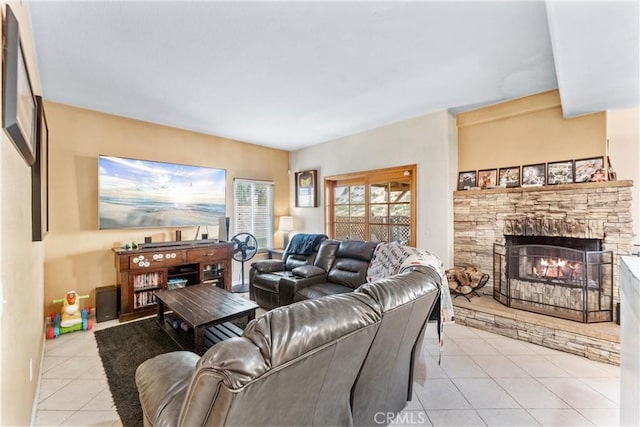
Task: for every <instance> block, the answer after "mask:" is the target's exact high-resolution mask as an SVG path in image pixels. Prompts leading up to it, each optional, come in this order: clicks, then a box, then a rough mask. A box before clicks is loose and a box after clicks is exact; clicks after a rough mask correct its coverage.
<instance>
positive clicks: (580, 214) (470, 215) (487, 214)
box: [453, 181, 633, 304]
mask: <svg viewBox="0 0 640 427" xmlns="http://www.w3.org/2000/svg"><path fill="white" fill-rule="evenodd" d="M632 186H633V181H608V182H590V183H579V184H563V185H553V186H551V185H549V186H543V187H518V188H497V189H490V190H467V191H456V192H454V196H453V206H454V226H453V228H454V265H455V266H474V267H477V268H479V269H481V270H482V271H484V272H486V273H489V274H490V275H492V272H493V244H494V243H499V244H505V238H504V236H505V235H532V236H538V235H548V236H564V237H578V238H593V239H602V241H603V245H602V250H604V251H613V255H614V280H613V282H614V285H613V300H614V304H615V303H616V302H618V301H619V300H620V297H619V286H618V260H619V257H620V256H622V255H630V254H631V250H632V246H633V220H632V215H631V189H632ZM492 284H493V277H491V279H490V280H489V283H488V284H487V286H485V287H484V289H483V292H484V293H488V294H493V287H492Z"/></svg>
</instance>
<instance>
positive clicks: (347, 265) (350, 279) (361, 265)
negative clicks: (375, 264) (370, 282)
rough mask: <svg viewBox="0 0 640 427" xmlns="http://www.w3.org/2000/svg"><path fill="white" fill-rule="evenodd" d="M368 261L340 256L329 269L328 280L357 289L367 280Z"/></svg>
mask: <svg viewBox="0 0 640 427" xmlns="http://www.w3.org/2000/svg"><path fill="white" fill-rule="evenodd" d="M368 267H369V262H368V261H363V260H359V259H352V258H338V259H336V262H335V263H334V264H333V267H331V270H329V274H328V278H327V281H329V282H332V283H337V284H339V285H344V286H349V287H350V288H351V289H355V288H357V287H358V286H360V285H362V284H363V283H364V282H365V281H366V275H367V268H368Z"/></svg>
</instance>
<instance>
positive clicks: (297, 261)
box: [285, 254, 315, 270]
mask: <svg viewBox="0 0 640 427" xmlns="http://www.w3.org/2000/svg"><path fill="white" fill-rule="evenodd" d="M314 259H315V255H313V254H312V255H297V254H291V255H289V256H288V257H287V261H286V262H285V269H286V270H293V269H294V268H296V267H300V266H301V265H308V264H313V261H314Z"/></svg>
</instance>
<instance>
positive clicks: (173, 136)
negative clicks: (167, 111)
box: [44, 103, 289, 312]
mask: <svg viewBox="0 0 640 427" xmlns="http://www.w3.org/2000/svg"><path fill="white" fill-rule="evenodd" d="M45 108H46V114H47V120H48V123H49V134H50V137H49V139H50V157H49V159H50V165H51V167H50V177H49V185H50V190H49V191H50V196H49V197H50V232H49V234H48V235H47V236H46V239H45V268H44V272H45V292H44V304H45V312H49V311H51V310H53V309H54V308H55V307H54V306H53V305H52V304H51V302H50V301H51V300H52V299H54V298H61V296H62V295H63V294H64V293H65V292H66V291H68V290H70V289H74V290H76V291H77V292H79V293H81V294H85V293H88V294H90V295H91V299H90V300H89V304H91V305H93V304H94V296H95V295H94V289H95V288H96V287H98V286H104V285H109V284H114V283H116V270H115V267H114V254H113V252H112V250H111V249H112V248H113V247H119V246H122V245H124V244H125V243H127V242H131V241H132V240H137V241H139V242H140V241H144V237H145V236H152V238H153V241H154V242H157V241H171V240H174V236H175V230H176V229H173V228H171V229H169V228H158V229H122V230H99V229H98V155H100V154H103V155H112V156H120V157H130V158H137V159H146V160H155V161H163V162H171V163H183V164H191V165H198V166H209V167H217V168H223V169H226V171H227V190H226V200H227V216H230V217H232V218H233V179H234V178H251V179H260V180H269V181H273V182H274V183H275V214H276V217H277V216H279V215H284V214H287V213H288V208H289V206H288V197H289V179H288V175H287V169H288V152H287V151H282V150H275V149H271V148H266V147H261V146H257V145H252V144H247V143H242V142H237V141H232V140H228V139H224V138H218V137H214V136H207V135H203V134H198V133H194V132H188V131H184V130H179V129H175V128H170V127H166V126H160V125H155V124H151V123H146V122H141V121H137V120H132V119H127V118H123V117H117V116H112V115H108V114H102V113H98V112H94V111H89V110H83V109H79V108H74V107H70V106H66V105H62V104H56V103H46V105H45ZM231 223H232V224H233V219H232V220H231ZM181 230H182V236H183V237H182V239H183V240H189V239H193V238H194V236H195V233H196V229H195V227H194V228H181ZM209 233H210V234H212V235H213V236H217V234H216V233H215V232H214V231H213V230H212V229H211V227H210V229H209ZM230 235H233V229H232V230H231V231H230ZM236 264H238V263H235V262H234V280H237V279H238V277H236V276H239V271H240V270H239V264H238V265H236Z"/></svg>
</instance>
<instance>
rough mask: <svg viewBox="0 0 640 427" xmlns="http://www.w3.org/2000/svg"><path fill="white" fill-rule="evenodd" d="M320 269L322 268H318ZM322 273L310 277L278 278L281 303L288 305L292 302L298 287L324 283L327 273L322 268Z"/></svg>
mask: <svg viewBox="0 0 640 427" xmlns="http://www.w3.org/2000/svg"><path fill="white" fill-rule="evenodd" d="M320 270H322V269H320ZM322 271H323V273H322V274H318V275H315V276H310V277H300V276H291V277H283V278H282V279H281V280H280V302H281V303H282V305H288V304H291V303H292V302H293V298H294V297H295V295H296V292H298V291H299V290H300V289H303V288H306V287H307V286H311V285H316V284H318V283H325V282H326V281H327V273H325V272H324V270H322Z"/></svg>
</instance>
